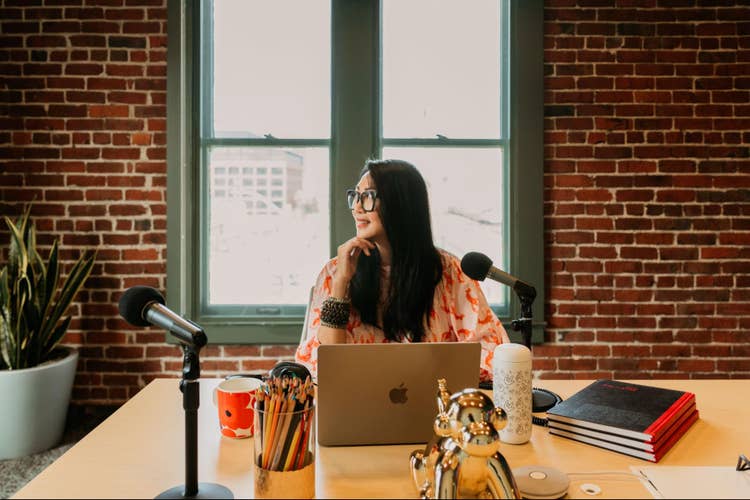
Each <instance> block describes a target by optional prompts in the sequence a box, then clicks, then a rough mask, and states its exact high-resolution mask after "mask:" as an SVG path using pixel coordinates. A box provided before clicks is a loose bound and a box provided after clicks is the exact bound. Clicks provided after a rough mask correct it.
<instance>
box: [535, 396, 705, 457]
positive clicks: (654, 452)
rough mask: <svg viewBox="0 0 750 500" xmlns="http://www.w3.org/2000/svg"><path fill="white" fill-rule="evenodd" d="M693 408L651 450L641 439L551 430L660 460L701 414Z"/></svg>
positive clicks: (627, 453) (569, 436)
mask: <svg viewBox="0 0 750 500" xmlns="http://www.w3.org/2000/svg"><path fill="white" fill-rule="evenodd" d="M691 408H692V409H693V410H692V411H691V412H689V413H686V414H685V417H686V418H685V419H684V420H682V421H680V422H679V423H677V424H676V425H675V427H674V428H673V429H671V430H670V431H669V432H668V433H667V434H666V435H665V436H664V439H663V440H662V441H661V442H660V443H659V445H658V446H656V447H654V448H653V449H650V450H645V449H643V448H641V447H640V445H641V444H642V443H641V442H640V441H635V440H630V439H625V438H621V440H622V442H620V441H617V442H614V441H613V440H612V437H611V435H606V436H607V437H606V439H597V438H596V437H592V436H590V435H586V434H580V433H578V432H568V431H565V430H561V429H556V428H552V427H550V429H549V432H550V434H552V435H555V436H561V437H564V438H568V439H572V440H574V441H580V442H582V443H587V444H591V445H594V446H598V447H599V448H605V449H607V450H612V451H616V452H618V453H622V454H624V455H630V456H632V457H637V458H642V459H644V460H650V461H651V462H658V461H659V460H660V459H661V458H662V457H663V456H664V455H665V454H666V453H667V452H668V451H669V450H670V448H672V446H673V445H674V444H675V443H676V442H677V441H679V440H680V438H681V437H682V435H683V434H685V432H687V430H688V429H689V428H690V427H691V426H692V425H693V424H694V423H695V422H696V421H697V420H698V418H699V414H698V410H696V409H695V406H694V405H693V406H691Z"/></svg>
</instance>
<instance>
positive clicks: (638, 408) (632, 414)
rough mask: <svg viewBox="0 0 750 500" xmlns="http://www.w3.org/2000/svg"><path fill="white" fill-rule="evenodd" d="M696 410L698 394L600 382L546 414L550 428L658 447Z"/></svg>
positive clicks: (638, 385)
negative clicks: (561, 427) (573, 428)
mask: <svg viewBox="0 0 750 500" xmlns="http://www.w3.org/2000/svg"><path fill="white" fill-rule="evenodd" d="M693 406H695V394H693V393H691V392H685V391H676V390H672V389H664V388H661V387H652V386H648V385H640V384H629V383H625V382H620V381H617V380H606V379H602V380H597V381H596V382H593V383H592V384H590V385H588V386H587V387H584V388H583V389H581V390H580V391H578V392H577V393H575V394H574V395H572V396H571V397H569V398H568V399H566V400H565V401H562V402H560V403H558V404H557V405H556V406H555V407H553V408H552V409H550V410H549V411H547V418H548V420H549V423H550V426H554V425H556V424H568V425H575V426H577V427H583V428H586V429H590V430H593V431H599V432H605V433H608V434H614V435H618V436H622V437H625V438H629V439H633V440H637V441H642V442H647V443H656V442H658V441H660V440H661V439H662V438H663V436H664V435H665V434H666V433H667V430H668V429H669V428H670V426H671V425H672V424H673V423H675V422H676V421H677V420H679V418H680V417H681V416H683V415H684V414H685V413H687V412H688V410H690V408H691V407H693Z"/></svg>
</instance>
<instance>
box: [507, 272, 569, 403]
mask: <svg viewBox="0 0 750 500" xmlns="http://www.w3.org/2000/svg"><path fill="white" fill-rule="evenodd" d="M513 291H515V292H516V295H517V296H518V300H519V302H520V303H521V317H520V318H518V319H514V320H513V321H511V322H510V324H511V326H512V327H513V330H514V331H516V332H518V331H520V332H521V333H522V335H523V343H524V345H526V347H527V348H528V349H529V351H531V333H532V324H531V322H532V311H531V304H532V303H533V302H534V299H535V298H536V289H535V288H534V287H533V286H531V285H529V284H528V283H524V282H523V281H521V280H517V281H516V282H515V284H514V285H513ZM560 400H561V398H560V396H558V395H557V394H555V393H554V392H551V391H548V390H546V389H537V388H536V387H534V388H532V390H531V412H532V413H541V412H545V411H547V410H549V409H550V408H552V407H553V406H555V405H556V404H557V403H558V402H559V401H560ZM534 418H536V417H534Z"/></svg>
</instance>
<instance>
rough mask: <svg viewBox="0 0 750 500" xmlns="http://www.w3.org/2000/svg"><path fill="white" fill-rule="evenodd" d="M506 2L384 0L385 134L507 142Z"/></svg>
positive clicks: (478, 0) (482, 0)
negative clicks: (503, 99)
mask: <svg viewBox="0 0 750 500" xmlns="http://www.w3.org/2000/svg"><path fill="white" fill-rule="evenodd" d="M498 3H499V2H498V0H472V1H471V2H466V1H465V0H452V1H449V0H446V1H441V2H435V1H434V0H384V2H383V136H384V137H391V138H397V137H435V135H436V134H442V135H445V136H447V137H451V138H481V139H492V138H499V137H500V17H499V16H500V8H499V5H498Z"/></svg>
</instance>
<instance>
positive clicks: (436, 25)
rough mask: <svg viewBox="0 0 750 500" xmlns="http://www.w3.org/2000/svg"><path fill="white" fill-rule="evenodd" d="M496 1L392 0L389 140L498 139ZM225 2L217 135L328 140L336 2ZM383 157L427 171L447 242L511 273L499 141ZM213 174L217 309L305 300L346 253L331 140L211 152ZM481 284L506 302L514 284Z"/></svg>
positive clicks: (217, 71) (216, 13)
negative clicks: (338, 225) (337, 217)
mask: <svg viewBox="0 0 750 500" xmlns="http://www.w3.org/2000/svg"><path fill="white" fill-rule="evenodd" d="M498 5H499V3H498V2H497V1H496V0H473V2H472V8H471V9H467V8H466V3H465V2H462V1H458V0H454V1H441V2H434V1H433V0H398V1H394V0H384V1H383V18H382V23H383V55H382V61H383V66H382V75H383V82H382V83H383V103H382V113H383V116H382V120H383V129H382V135H383V137H384V138H386V139H387V138H407V139H409V138H433V139H434V138H436V137H439V136H443V137H447V138H449V139H455V138H459V139H469V140H471V139H480V140H482V139H499V138H500V130H501V127H500V123H501V120H500V114H501V109H500V102H501V98H500V97H501V88H500V87H501V79H500V69H499V68H500V50H501V47H500V35H499V29H500V28H499V26H500V23H499V15H500V14H499V7H498ZM213 9H214V10H213V19H214V26H213V37H214V38H213V52H212V54H213V61H212V64H213V101H212V103H211V106H212V118H213V123H212V126H213V137H216V138H229V139H242V138H263V137H274V138H279V139H302V140H305V139H311V140H317V139H329V138H330V129H331V77H330V73H331V60H330V57H331V56H330V54H331V36H330V31H331V21H330V14H331V6H330V1H329V0H315V1H313V0H305V1H295V0H277V1H274V2H259V1H248V0H215V1H214V2H213ZM426 18H429V22H428V23H426V22H425V19H426ZM414 26H419V27H420V29H419V36H415V31H414ZM382 157H383V158H399V159H404V160H407V161H410V162H412V163H413V164H414V165H416V166H417V168H418V169H419V170H420V172H421V173H422V175H423V176H424V177H425V179H426V181H427V183H428V186H429V192H430V201H431V214H432V219H433V232H434V237H435V242H436V245H437V246H439V247H441V248H443V249H445V250H447V251H449V252H451V253H453V254H455V255H456V256H458V257H459V258H460V257H462V256H463V254H465V253H466V252H468V251H480V252H483V253H485V254H487V255H488V256H490V258H491V259H492V260H493V261H495V263H496V265H498V267H502V265H503V262H504V254H503V241H502V234H503V230H504V227H503V224H502V220H503V210H504V199H503V193H504V191H505V188H504V185H503V175H502V166H503V152H502V149H501V148H500V147H499V146H498V147H460V148H459V147H426V148H425V147H413V146H409V145H408V144H407V145H404V146H399V147H398V148H395V147H385V148H384V149H383V151H382ZM206 168H207V170H206V181H207V185H206V189H207V190H208V191H207V192H208V200H209V203H208V211H209V213H208V220H209V224H210V227H209V240H210V241H209V248H208V259H207V265H208V275H209V303H210V305H221V304H230V305H238V304H239V305H242V304H259V305H262V304H305V303H306V302H307V298H308V294H309V290H310V287H311V286H312V285H313V283H314V281H315V278H316V276H317V274H318V273H319V272H320V270H321V268H322V266H323V265H324V263H325V262H326V260H327V259H329V258H330V257H331V255H332V254H333V253H334V252H335V246H334V248H333V249H332V248H330V222H329V221H330V217H331V207H332V206H337V207H341V206H343V201H342V200H343V197H344V193H329V186H330V176H329V170H330V165H329V150H328V148H327V147H312V146H307V147H268V146H257V147H251V146H247V145H232V146H225V145H222V146H220V147H219V146H213V147H212V148H211V149H210V150H209V164H208V165H207V166H206ZM331 195H333V198H331ZM339 198H341V200H339ZM483 288H484V289H485V293H486V294H487V296H488V299H489V300H490V302H491V303H501V302H503V301H504V297H505V293H506V291H505V290H504V287H501V286H497V285H496V284H483Z"/></svg>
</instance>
